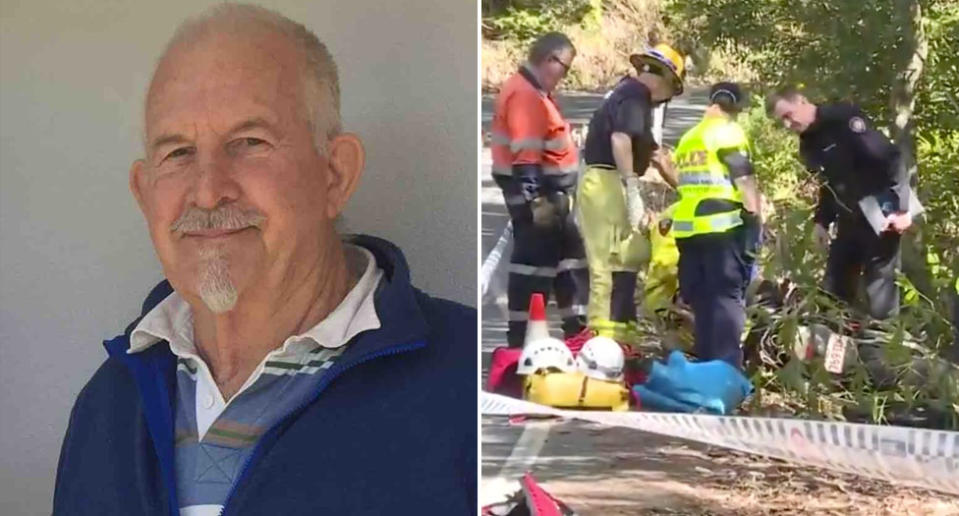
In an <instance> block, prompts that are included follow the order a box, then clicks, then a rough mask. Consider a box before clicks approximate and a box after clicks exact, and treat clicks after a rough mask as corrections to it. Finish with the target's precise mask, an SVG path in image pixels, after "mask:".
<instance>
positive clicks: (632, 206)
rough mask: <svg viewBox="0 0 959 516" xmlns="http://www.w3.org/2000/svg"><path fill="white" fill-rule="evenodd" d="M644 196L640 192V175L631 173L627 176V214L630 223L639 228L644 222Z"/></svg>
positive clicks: (631, 225) (634, 227)
mask: <svg viewBox="0 0 959 516" xmlns="http://www.w3.org/2000/svg"><path fill="white" fill-rule="evenodd" d="M645 211H646V209H645V207H644V206H643V196H642V195H640V193H639V177H638V176H635V175H632V174H631V175H630V176H629V177H627V178H626V214H627V215H628V216H629V225H630V227H632V228H633V229H639V228H640V226H641V225H642V223H643V214H644V213H645Z"/></svg>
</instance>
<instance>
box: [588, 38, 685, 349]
mask: <svg viewBox="0 0 959 516" xmlns="http://www.w3.org/2000/svg"><path fill="white" fill-rule="evenodd" d="M629 60H630V63H631V64H632V65H633V67H635V69H636V75H635V76H632V75H630V76H627V77H625V78H623V79H622V80H621V81H619V83H618V84H617V85H616V86H615V88H613V90H612V91H611V92H609V94H608V95H607V96H606V98H605V99H604V100H603V103H602V104H601V105H600V107H599V108H598V109H597V110H596V112H595V113H593V116H592V118H591V119H590V122H589V132H588V134H587V136H586V149H585V158H586V171H585V173H584V174H583V177H582V179H581V181H580V186H579V191H578V194H577V201H578V207H579V223H580V229H581V231H582V233H583V238H584V240H585V242H586V257H587V259H588V261H589V286H590V292H589V308H588V310H587V314H588V325H589V329H590V330H591V331H592V332H594V333H595V334H597V335H601V336H605V337H610V338H613V339H615V340H617V341H619V342H621V343H630V342H632V340H633V339H634V337H635V321H636V300H635V298H636V290H637V289H636V286H637V285H636V283H637V278H638V272H639V271H640V270H641V268H642V267H643V266H644V264H645V262H646V260H647V259H648V255H649V243H648V241H647V239H646V235H645V234H643V233H644V228H643V226H644V225H645V224H644V221H643V219H644V211H645V210H644V207H643V200H642V198H641V197H640V191H639V177H640V175H642V174H645V173H646V169H647V167H649V165H650V164H651V163H652V165H653V167H654V168H656V169H657V170H658V171H659V173H660V174H661V175H662V176H663V178H664V179H665V180H666V182H668V183H669V184H670V185H672V186H673V187H675V185H676V181H675V178H674V177H673V172H672V166H671V164H670V160H669V156H668V154H667V153H666V152H664V151H662V150H660V149H659V146H658V145H657V144H656V142H655V140H654V137H653V127H652V109H653V108H654V107H655V106H656V105H658V104H661V103H663V102H666V101H668V100H669V99H671V98H672V97H674V96H676V95H679V94H680V93H682V91H683V76H684V62H683V57H682V56H681V55H680V54H679V53H678V52H677V51H675V50H674V49H673V48H671V47H670V46H669V45H666V44H659V45H656V46H655V47H653V48H650V49H648V50H646V51H645V52H643V53H641V54H634V55H632V56H630V59H629Z"/></svg>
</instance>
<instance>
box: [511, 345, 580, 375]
mask: <svg viewBox="0 0 959 516" xmlns="http://www.w3.org/2000/svg"><path fill="white" fill-rule="evenodd" d="M550 368H554V369H558V370H560V371H562V372H564V373H569V372H572V371H575V370H576V364H575V363H574V362H573V353H572V352H571V351H570V350H569V348H568V347H566V343H564V342H563V341H561V340H559V339H554V338H553V337H545V338H542V339H536V340H533V341H532V342H528V343H527V344H526V346H524V347H523V353H522V354H520V356H519V364H517V365H516V374H533V373H535V372H536V371H539V370H540V369H550Z"/></svg>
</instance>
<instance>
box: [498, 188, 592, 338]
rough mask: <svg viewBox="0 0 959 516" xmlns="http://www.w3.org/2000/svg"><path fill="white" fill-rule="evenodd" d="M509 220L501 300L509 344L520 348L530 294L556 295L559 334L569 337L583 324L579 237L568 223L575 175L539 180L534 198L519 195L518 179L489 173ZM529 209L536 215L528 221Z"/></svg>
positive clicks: (584, 275) (584, 281)
mask: <svg viewBox="0 0 959 516" xmlns="http://www.w3.org/2000/svg"><path fill="white" fill-rule="evenodd" d="M493 178H494V179H495V181H496V184H497V185H498V186H499V187H500V189H501V190H503V197H504V198H505V199H506V208H507V210H508V211H509V216H510V220H511V221H512V222H513V254H512V255H511V257H510V268H509V283H508V286H507V304H508V306H509V328H508V329H507V332H506V340H507V343H508V344H509V346H510V347H522V346H523V340H524V338H525V337H526V322H527V319H528V318H529V300H530V297H531V296H532V295H533V293H535V292H539V293H542V294H543V297H545V298H546V300H547V301H548V300H549V297H550V294H551V293H552V294H553V295H554V296H555V298H556V305H557V307H558V308H559V315H560V317H561V318H562V320H563V333H564V334H565V335H566V336H567V337H570V336H572V335H575V334H577V333H579V332H580V331H582V330H583V328H585V327H586V304H587V297H588V295H589V270H588V269H587V266H586V250H585V249H584V247H583V239H582V238H581V236H580V234H579V230H578V229H577V227H576V224H575V223H574V221H573V213H572V210H571V209H570V192H572V191H573V189H574V188H575V177H570V178H565V180H563V178H556V180H555V181H554V180H553V178H545V179H544V180H542V181H540V184H539V195H538V196H537V198H536V199H534V200H529V199H527V197H528V195H524V192H523V183H522V181H520V180H518V179H516V178H513V177H511V176H501V175H495V176H493ZM534 211H535V212H536V217H535V220H534Z"/></svg>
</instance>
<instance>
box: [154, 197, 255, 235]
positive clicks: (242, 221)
mask: <svg viewBox="0 0 959 516" xmlns="http://www.w3.org/2000/svg"><path fill="white" fill-rule="evenodd" d="M265 220H266V217H264V216H263V215H261V214H260V213H259V212H257V211H256V210H247V211H244V210H241V209H240V208H237V207H235V206H232V205H229V204H226V205H223V206H221V207H219V208H215V209H213V210H204V209H202V208H197V207H195V206H192V207H190V208H188V209H187V210H186V211H185V212H183V214H182V215H180V217H179V218H178V219H177V220H176V222H174V223H173V224H171V225H170V231H173V232H175V233H184V232H188V231H202V230H216V229H222V230H227V231H232V230H238V229H245V228H248V227H250V226H253V227H260V225H261V224H263V221H265Z"/></svg>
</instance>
